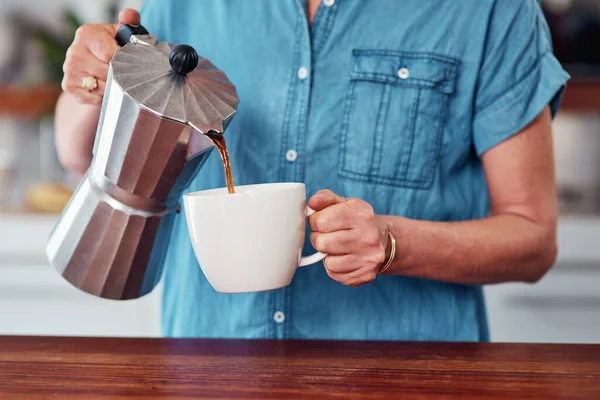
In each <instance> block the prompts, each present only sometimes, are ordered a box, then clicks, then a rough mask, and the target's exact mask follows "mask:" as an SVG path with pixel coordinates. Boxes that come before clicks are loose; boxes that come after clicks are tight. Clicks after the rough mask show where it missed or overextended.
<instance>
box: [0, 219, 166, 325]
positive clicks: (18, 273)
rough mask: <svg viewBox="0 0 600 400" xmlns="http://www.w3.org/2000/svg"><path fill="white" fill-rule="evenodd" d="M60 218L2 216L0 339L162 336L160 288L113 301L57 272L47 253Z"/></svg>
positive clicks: (0, 237) (0, 226)
mask: <svg viewBox="0 0 600 400" xmlns="http://www.w3.org/2000/svg"><path fill="white" fill-rule="evenodd" d="M56 218H57V217H55V216H42V215H39V216H37V215H9V214H5V215H2V214H0V335H62V336H72V335H77V336H137V337H139V336H142V337H152V336H160V287H159V288H158V289H157V290H155V291H154V292H153V293H151V294H149V295H148V296H146V297H144V298H142V299H138V300H131V301H123V302H121V301H111V300H105V299H99V298H96V297H94V296H91V295H88V294H86V293H83V292H81V291H79V290H78V289H75V288H74V287H72V286H71V285H69V284H68V283H67V282H66V281H64V280H63V278H62V277H61V276H60V275H59V274H58V273H56V272H55V271H54V269H53V268H52V267H51V266H50V265H49V263H48V262H47V260H46V256H45V253H44V249H45V244H46V240H47V238H48V236H49V234H50V232H51V230H52V228H53V227H54V224H55V222H56Z"/></svg>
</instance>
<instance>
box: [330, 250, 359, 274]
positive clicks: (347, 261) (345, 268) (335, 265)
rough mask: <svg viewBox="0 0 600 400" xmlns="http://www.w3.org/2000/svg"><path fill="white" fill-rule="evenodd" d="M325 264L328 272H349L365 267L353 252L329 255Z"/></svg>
mask: <svg viewBox="0 0 600 400" xmlns="http://www.w3.org/2000/svg"><path fill="white" fill-rule="evenodd" d="M323 265H324V266H325V269H326V270H327V271H328V272H333V273H336V274H349V273H351V272H354V271H357V270H359V269H361V268H362V267H363V265H362V262H361V261H360V259H359V258H358V257H356V256H355V255H352V254H345V255H330V256H327V257H325V259H324V260H323Z"/></svg>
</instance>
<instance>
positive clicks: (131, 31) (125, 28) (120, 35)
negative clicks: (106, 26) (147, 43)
mask: <svg viewBox="0 0 600 400" xmlns="http://www.w3.org/2000/svg"><path fill="white" fill-rule="evenodd" d="M134 35H148V31H147V30H146V28H144V27H143V26H142V25H127V24H124V25H121V27H120V28H119V30H118V31H117V36H116V37H115V39H117V43H118V44H119V46H121V47H123V46H125V45H126V44H127V43H129V42H130V40H131V37H132V36H134Z"/></svg>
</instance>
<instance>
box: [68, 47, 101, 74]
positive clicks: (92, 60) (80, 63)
mask: <svg viewBox="0 0 600 400" xmlns="http://www.w3.org/2000/svg"><path fill="white" fill-rule="evenodd" d="M63 71H64V73H65V75H74V76H77V77H78V78H81V76H84V75H91V76H94V77H96V78H97V79H101V80H104V81H105V80H106V77H107V76H108V64H107V63H105V62H103V61H100V60H99V59H97V58H96V57H95V56H94V55H93V54H92V53H91V52H90V51H89V50H88V49H87V48H85V49H78V50H72V51H71V50H70V51H68V53H67V59H66V60H65V63H64V65H63ZM82 71H83V73H82Z"/></svg>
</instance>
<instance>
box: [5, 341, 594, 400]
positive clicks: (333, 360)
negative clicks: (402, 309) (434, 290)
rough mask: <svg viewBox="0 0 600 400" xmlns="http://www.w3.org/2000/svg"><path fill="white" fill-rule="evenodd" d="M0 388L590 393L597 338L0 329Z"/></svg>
mask: <svg viewBox="0 0 600 400" xmlns="http://www.w3.org/2000/svg"><path fill="white" fill-rule="evenodd" d="M0 398H2V399H124V398H128V399H193V398H196V399H198V398H203V399H226V398H227V399H244V398H248V399H292V398H309V399H313V400H316V399H333V398H337V399H388V398H389V399H393V398H396V399H416V400H429V399H455V398H457V399H458V398H460V399H479V400H486V399H528V400H531V399H540V400H541V399H543V400H552V399H591V400H592V399H593V400H598V399H600V346H593V345H546V344H543V345H542V344H539V345H535V344H532V345H519V344H478V343H389V342H326V341H314V342H313V341H267V340H255V341H243V340H233V341H232V340H195V339H129V338H128V339H124V338H53V337H0Z"/></svg>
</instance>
